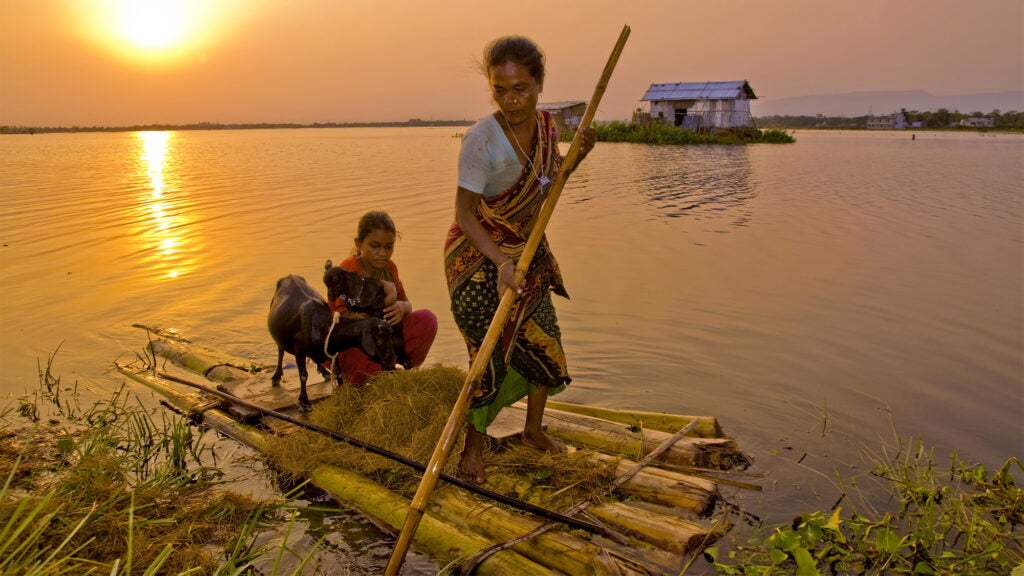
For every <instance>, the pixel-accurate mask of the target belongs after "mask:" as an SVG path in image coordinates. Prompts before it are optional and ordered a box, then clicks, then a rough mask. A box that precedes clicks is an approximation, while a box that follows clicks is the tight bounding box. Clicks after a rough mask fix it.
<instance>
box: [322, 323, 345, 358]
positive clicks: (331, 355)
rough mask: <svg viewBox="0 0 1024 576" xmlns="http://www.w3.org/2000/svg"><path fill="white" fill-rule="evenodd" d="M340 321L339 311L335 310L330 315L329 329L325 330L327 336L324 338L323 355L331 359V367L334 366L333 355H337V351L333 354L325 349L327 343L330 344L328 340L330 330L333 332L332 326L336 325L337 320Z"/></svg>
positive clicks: (329, 339)
mask: <svg viewBox="0 0 1024 576" xmlns="http://www.w3.org/2000/svg"><path fill="white" fill-rule="evenodd" d="M340 321H341V312H335V313H334V314H333V315H332V316H331V327H330V329H328V330H327V338H325V339H324V355H325V356H327V357H328V358H330V359H331V360H332V362H331V368H332V369H333V368H334V362H333V360H334V357H335V356H337V355H338V353H337V352H335V353H334V354H331V353H330V352H328V351H327V345H328V344H330V342H331V332H334V327H335V326H337V325H338V322H340Z"/></svg>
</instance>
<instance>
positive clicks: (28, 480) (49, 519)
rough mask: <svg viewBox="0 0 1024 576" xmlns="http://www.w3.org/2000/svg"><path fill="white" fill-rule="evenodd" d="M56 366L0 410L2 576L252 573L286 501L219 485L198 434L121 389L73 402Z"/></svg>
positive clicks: (179, 419)
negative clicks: (261, 542)
mask: <svg viewBox="0 0 1024 576" xmlns="http://www.w3.org/2000/svg"><path fill="white" fill-rule="evenodd" d="M52 362H53V356H52V355H51V356H50V358H49V360H48V362H47V364H46V367H45V369H44V368H43V367H42V366H41V367H40V373H39V379H40V387H39V390H37V391H35V392H34V393H32V394H31V395H29V396H28V397H26V398H22V399H20V400H19V403H18V406H17V408H14V407H8V408H5V409H3V410H2V411H0V479H2V481H3V485H2V488H0V574H35V575H50V574H54V575H56V574H86V573H96V574H110V575H112V576H117V575H122V574H123V575H128V574H195V575H199V574H249V573H253V572H252V570H251V569H250V568H249V566H250V562H252V561H253V560H255V559H256V558H258V557H259V556H260V555H262V554H263V553H264V552H265V551H264V550H263V549H261V548H260V547H259V546H256V545H255V541H256V537H257V535H258V533H259V531H260V530H261V529H263V528H265V527H267V525H268V524H270V523H272V522H275V521H277V512H279V511H280V510H281V509H282V508H283V503H281V502H266V501H259V500H255V499H253V498H250V497H248V496H244V495H240V494H237V493H234V492H231V491H228V490H225V489H223V487H222V486H221V483H222V481H221V478H222V476H223V474H222V472H221V471H220V470H219V469H216V468H213V467H210V466H206V465H204V464H203V460H202V456H203V453H204V452H205V451H209V450H212V448H211V447H210V445H209V444H208V443H206V442H204V438H203V433H202V432H200V431H197V429H195V428H194V427H193V426H191V425H190V424H189V422H188V421H187V420H185V419H184V417H179V416H176V415H171V414H169V413H168V412H165V411H163V410H161V411H159V416H160V417H159V418H156V417H155V416H153V415H150V414H148V413H147V411H146V410H145V409H144V408H143V407H142V406H141V404H139V403H138V401H137V399H135V400H133V398H134V397H132V396H130V395H129V394H127V393H126V391H125V389H124V387H122V388H121V389H119V390H117V391H116V392H114V393H113V395H112V397H111V398H110V399H109V400H107V401H101V402H97V403H96V404H94V405H93V406H91V407H89V408H86V409H84V410H83V409H81V408H80V407H79V405H78V396H77V391H76V389H75V388H74V387H72V388H66V387H64V386H63V385H62V384H61V382H60V379H59V377H57V376H55V375H54V374H53V372H52V371H51V367H52ZM16 415H18V416H21V417H23V418H27V420H28V421H29V422H30V424H29V425H28V426H25V425H21V426H18V425H16V423H15V422H14V420H13V418H14V417H15V416H16ZM278 523H279V522H278Z"/></svg>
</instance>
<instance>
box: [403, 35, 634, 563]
mask: <svg viewBox="0 0 1024 576" xmlns="http://www.w3.org/2000/svg"><path fill="white" fill-rule="evenodd" d="M628 38H629V26H623V28H622V32H621V33H620V34H619V39H618V41H617V42H616V43H615V48H614V49H613V50H612V53H611V56H610V57H609V58H608V62H607V64H605V67H604V71H603V72H602V74H601V78H600V80H598V83H597V87H596V88H595V89H594V96H593V97H592V98H591V99H590V103H589V104H587V109H586V111H585V112H584V113H583V118H582V119H581V120H580V125H579V128H577V130H576V135H575V136H574V137H573V139H572V144H570V145H569V152H568V154H566V157H565V160H564V161H563V165H564V166H572V165H573V164H575V163H576V161H577V159H578V158H579V154H580V145H581V142H582V135H581V134H582V131H583V130H584V129H586V128H588V127H589V126H590V123H591V122H592V121H593V120H594V115H595V114H596V113H597V107H598V105H599V104H600V102H601V97H602V96H604V91H605V89H606V88H607V87H608V81H609V80H610V79H611V76H612V72H613V71H614V70H615V65H616V64H617V63H618V61H619V56H620V55H621V54H622V49H623V48H624V47H625V46H626V40H627V39H628ZM568 179H569V171H568V170H561V171H559V173H558V177H557V178H556V179H555V183H554V184H553V185H552V187H551V190H550V191H549V192H548V198H547V200H546V201H545V202H544V206H543V207H541V210H540V214H539V215H538V216H537V222H536V223H535V224H534V226H533V231H532V232H531V233H530V237H529V238H528V239H527V241H526V246H525V247H524V248H523V254H522V256H521V257H520V258H519V262H518V263H517V264H516V280H517V281H519V280H521V279H522V278H523V277H524V276H525V275H526V271H527V270H529V268H530V262H531V260H533V255H534V253H536V251H537V248H538V247H539V246H540V242H541V239H542V238H543V237H544V229H545V228H547V225H548V221H549V220H550V219H551V214H552V213H553V212H554V210H555V204H556V203H557V202H558V197H559V196H560V195H561V193H562V188H563V187H564V186H565V183H566V181H567V180H568ZM515 296H516V295H515V293H514V291H512V290H506V291H505V293H504V294H503V295H502V298H501V301H500V302H499V304H498V309H497V311H496V312H495V314H494V319H493V320H491V325H490V327H489V328H488V329H487V334H486V335H485V336H484V341H483V343H482V344H481V345H480V349H479V350H477V353H476V356H475V357H474V358H473V362H472V364H471V365H470V368H469V374H467V375H466V382H465V383H464V384H463V385H462V389H461V390H460V391H459V396H458V398H457V400H456V401H455V406H454V408H452V413H451V416H449V418H448V422H447V424H445V427H444V431H443V432H442V433H441V438H440V440H439V442H438V443H437V446H436V447H435V448H434V453H433V454H432V455H431V456H430V462H429V463H428V464H427V469H426V471H425V472H424V474H423V479H422V480H421V481H420V485H419V487H418V488H417V489H416V495H415V496H414V497H413V500H412V504H411V505H410V506H409V512H408V514H407V515H406V518H405V523H404V524H403V526H402V531H401V532H400V533H399V535H398V540H397V541H396V542H395V548H394V550H392V552H391V558H390V559H389V560H388V565H387V569H386V570H385V572H384V573H385V575H386V576H395V575H396V574H398V570H399V568H401V566H402V562H403V561H404V560H405V554H406V552H407V551H408V550H409V543H410V542H411V541H412V537H413V535H414V534H415V533H416V527H417V525H418V524H419V521H420V518H421V517H422V516H423V511H424V510H425V509H426V507H427V503H428V502H429V500H430V494H431V493H432V492H433V491H434V486H435V485H436V484H437V478H438V476H439V475H440V473H441V470H442V469H443V468H444V465H445V463H446V462H447V461H448V455H449V454H451V451H452V447H453V446H454V445H455V439H456V437H457V436H458V431H459V428H460V426H461V425H462V424H463V421H464V420H465V418H466V412H467V411H468V410H469V398H470V395H471V392H472V390H473V386H474V385H475V384H476V382H477V381H478V380H479V379H480V377H481V376H482V375H483V373H484V369H485V368H486V367H487V360H488V359H489V358H490V357H491V353H492V352H493V351H494V347H495V345H496V344H497V341H498V338H499V337H500V335H501V331H502V329H503V327H504V325H505V321H506V320H507V319H508V316H509V313H510V312H511V311H512V305H513V304H514V302H515Z"/></svg>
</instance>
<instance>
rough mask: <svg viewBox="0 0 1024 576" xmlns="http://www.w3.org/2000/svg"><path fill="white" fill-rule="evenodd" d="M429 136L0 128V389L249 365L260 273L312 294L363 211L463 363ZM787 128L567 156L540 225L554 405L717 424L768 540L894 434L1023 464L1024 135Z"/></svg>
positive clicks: (450, 188)
mask: <svg viewBox="0 0 1024 576" xmlns="http://www.w3.org/2000/svg"><path fill="white" fill-rule="evenodd" d="M452 133H453V130H452V129H446V128H440V129H434V128H416V129H333V130H328V129H305V130H253V131H215V132H170V133H159V132H151V133H116V134H87V133H83V134H62V135H36V136H4V137H0V242H2V247H0V322H2V324H0V393H2V395H3V396H4V397H15V398H16V397H19V396H21V395H23V394H24V393H25V392H26V391H28V390H32V389H35V387H36V381H37V361H39V362H44V363H45V361H46V358H47V356H48V355H50V354H51V353H53V351H54V350H56V349H57V348H58V346H60V351H59V353H58V354H57V356H56V359H55V363H54V370H55V371H56V372H57V373H58V374H60V375H61V376H62V379H63V381H64V382H65V383H70V382H74V381H77V382H78V384H79V387H80V388H81V389H83V390H85V391H86V392H85V393H86V394H97V395H99V396H103V397H106V396H105V395H106V393H107V391H109V390H112V389H114V388H116V387H118V386H119V385H120V384H121V383H122V381H123V379H122V378H121V377H120V376H119V375H118V374H117V373H116V372H115V371H112V370H111V363H112V361H114V360H115V359H117V358H119V357H125V356H127V357H130V358H133V357H134V355H135V354H136V353H137V352H139V351H140V350H141V349H142V347H143V346H144V345H145V342H146V335H145V333H144V332H143V331H141V330H139V329H137V328H132V324H134V323H141V324H146V325H150V326H158V327H164V328H174V329H176V330H178V331H179V332H181V333H182V334H183V335H185V336H186V337H188V338H190V339H192V340H194V341H196V342H199V343H202V344H203V345H206V346H209V347H213V348H217V349H223V350H226V351H228V352H230V353H232V354H235V355H238V356H241V357H244V358H251V359H252V360H254V361H259V362H264V363H271V362H273V361H274V351H275V348H274V345H273V343H272V341H271V340H270V337H269V335H268V334H267V331H266V327H265V311H266V308H267V304H268V302H269V299H270V294H271V291H272V288H273V286H274V283H275V281H276V280H277V278H279V277H280V276H283V275H285V274H289V273H296V274H300V275H303V276H305V277H306V278H307V279H309V280H311V281H312V282H313V283H314V284H315V285H319V284H320V283H319V278H320V276H321V271H322V265H323V261H324V260H325V259H327V258H333V259H334V260H335V261H337V260H340V259H341V258H343V257H344V256H345V255H347V253H348V251H349V248H350V246H351V241H352V237H353V236H354V235H355V223H356V220H357V219H358V218H359V216H360V215H361V214H362V213H363V212H365V211H367V210H370V209H386V210H388V211H389V212H390V213H391V214H392V216H393V217H394V219H395V222H396V223H397V225H398V228H399V231H400V233H401V239H400V240H399V243H398V247H397V250H396V255H395V260H396V262H397V263H398V265H399V267H400V270H401V274H402V277H403V280H404V281H405V284H406V286H407V289H408V291H409V294H410V297H411V299H412V301H413V304H414V305H415V306H417V307H426V308H431V309H433V310H434V311H435V312H437V314H438V317H439V319H440V321H441V325H440V332H439V335H438V339H437V341H436V343H435V345H434V349H433V351H432V353H431V356H430V358H428V363H433V362H442V363H446V364H456V365H460V366H466V365H467V364H468V361H467V358H466V353H465V348H464V346H463V344H462V341H461V338H460V337H459V336H458V332H457V330H456V328H455V326H454V323H453V322H452V320H451V315H450V312H449V311H448V299H447V293H446V289H445V283H444V277H443V272H442V265H441V260H442V256H441V247H442V242H443V239H444V234H445V231H446V229H447V227H448V225H449V223H450V221H451V217H452V213H453V201H454V188H455V180H456V159H457V155H458V150H459V144H460V140H459V139H458V138H455V137H453V134H452ZM796 136H797V143H796V144H794V145H758V146H749V147H745V148H735V147H711V146H709V147H651V146H642V145H631V144H607V143H606V144H601V145H600V146H599V147H598V148H597V149H596V150H595V151H594V152H593V153H592V154H591V156H590V158H589V159H588V160H587V162H586V163H585V164H584V165H583V167H581V169H580V170H579V171H578V172H577V173H576V174H575V175H574V176H573V178H572V179H571V181H570V182H569V184H568V185H567V186H566V189H565V191H564V193H563V195H562V199H561V202H560V203H559V206H558V209H557V210H556V212H555V216H554V218H553V219H552V222H551V225H550V226H549V238H550V240H551V243H552V246H553V249H554V251H555V254H556V255H557V256H558V258H559V262H560V264H561V265H562V269H563V272H564V275H565V279H566V283H567V286H568V289H569V292H570V295H571V296H572V299H571V300H570V301H564V300H560V299H556V306H557V308H558V311H559V316H560V319H561V323H562V328H563V332H564V336H565V346H566V349H567V352H568V355H569V360H570V371H571V374H572V375H573V376H574V378H575V381H574V383H573V385H572V386H571V387H570V388H569V389H568V390H567V391H566V393H565V394H563V395H562V396H561V397H560V398H559V399H560V400H568V401H572V402H580V403H586V404H596V405H603V406H610V407H615V408H628V409H645V410H654V411H667V412H677V413H700V414H711V415H715V416H717V417H718V418H719V420H720V422H721V424H722V426H723V427H724V428H725V430H726V431H727V432H728V433H730V434H731V435H733V436H735V437H736V438H737V440H738V441H739V443H740V445H741V447H742V448H744V449H745V450H747V451H748V452H750V453H751V454H752V455H753V456H754V458H755V459H756V461H757V463H756V468H757V470H758V471H760V472H763V473H765V475H766V476H765V479H764V481H763V484H764V486H765V492H764V494H763V495H760V496H758V495H752V494H751V493H743V494H736V495H734V496H735V497H736V498H737V499H738V500H739V501H740V502H741V505H742V506H743V507H744V508H746V509H747V510H748V511H750V512H752V513H754V514H757V515H760V516H762V517H764V518H765V519H766V520H768V521H769V522H776V521H784V520H786V519H788V518H789V517H790V516H791V515H792V514H793V513H795V512H799V511H803V510H807V509H811V508H822V507H828V506H830V505H831V504H832V503H833V502H834V501H835V500H836V498H837V497H838V495H839V494H840V490H839V488H838V487H837V486H835V485H834V484H833V483H832V482H831V481H830V480H828V478H834V477H835V476H836V472H837V471H838V473H840V474H842V475H844V476H846V477H850V476H857V475H861V474H864V472H865V471H866V469H867V467H866V465H865V460H864V458H863V454H864V453H870V452H872V451H876V450H878V449H879V448H880V446H881V445H882V443H887V444H893V443H894V441H895V438H896V436H897V435H899V436H902V437H917V436H920V437H921V438H922V439H923V441H924V442H925V443H926V445H927V446H930V447H933V448H934V449H935V452H936V456H937V460H938V461H939V462H941V463H948V456H949V454H950V453H951V452H952V451H953V450H956V451H957V452H958V453H959V455H960V456H961V457H962V458H964V459H966V460H968V461H971V462H979V463H982V464H984V465H986V466H987V467H993V466H998V465H1001V464H1002V463H1003V462H1004V461H1005V460H1006V459H1007V458H1008V457H1010V456H1022V455H1024V286H1022V284H1024V193H1022V186H1021V182H1024V168H1022V166H1024V137H1021V136H1014V135H1002V134H1000V135H979V134H977V133H967V134H954V133H939V134H936V133H922V134H918V135H917V139H916V140H913V141H912V140H911V137H910V134H908V133H888V132H887V133H866V132H799V133H797V134H796ZM134 389H138V391H139V393H140V395H141V396H142V397H143V398H144V401H145V402H147V403H153V404H154V405H155V400H154V399H153V398H152V396H151V395H149V394H148V393H146V392H145V391H144V390H142V389H141V387H134ZM818 472H820V474H818ZM384 548H385V549H384V550H383V552H382V553H383V554H384V557H385V558H386V554H387V551H388V549H387V547H386V546H385V547H384ZM368 573H372V571H370V572H368Z"/></svg>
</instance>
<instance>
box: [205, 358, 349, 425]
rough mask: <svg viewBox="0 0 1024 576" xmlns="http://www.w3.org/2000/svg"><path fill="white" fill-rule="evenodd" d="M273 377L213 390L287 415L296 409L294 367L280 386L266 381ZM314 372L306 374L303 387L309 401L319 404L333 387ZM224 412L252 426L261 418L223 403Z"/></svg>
mask: <svg viewBox="0 0 1024 576" xmlns="http://www.w3.org/2000/svg"><path fill="white" fill-rule="evenodd" d="M272 375H273V374H271V373H270V372H263V373H260V374H256V375H255V376H252V377H251V378H246V379H245V380H232V381H230V382H222V383H219V384H217V390H220V391H221V392H226V393H228V394H231V395H232V396H237V397H238V398H241V399H242V400H246V401H248V402H250V403H253V404H259V405H260V406H263V407H265V408H269V409H270V410H274V411H275V412H287V411H289V410H294V409H296V408H298V405H299V371H298V369H296V368H295V367H291V368H287V369H285V371H284V376H283V377H282V378H281V383H280V384H279V385H277V386H274V385H273V384H272V383H271V381H270V378H271V376H272ZM317 378H321V377H320V374H319V373H317V372H316V370H310V371H309V379H308V380H307V383H306V394H307V395H308V396H309V401H310V402H313V403H314V404H315V403H316V402H319V401H320V400H323V399H324V398H327V397H329V396H330V395H331V394H333V393H334V390H335V385H334V383H333V382H331V381H330V380H323V379H321V380H320V381H319V382H315V381H314V380H315V379H317ZM225 409H226V411H227V412H228V413H230V414H232V415H233V416H235V417H236V418H238V419H240V420H242V421H244V422H252V421H253V420H257V419H259V418H260V417H261V416H262V414H261V413H260V412H259V411H258V410H255V409H253V408H249V407H247V406H240V405H236V404H232V403H231V402H230V401H225Z"/></svg>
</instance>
